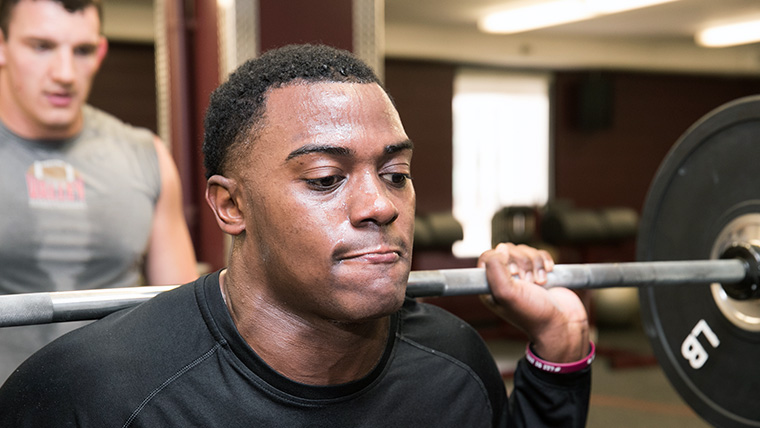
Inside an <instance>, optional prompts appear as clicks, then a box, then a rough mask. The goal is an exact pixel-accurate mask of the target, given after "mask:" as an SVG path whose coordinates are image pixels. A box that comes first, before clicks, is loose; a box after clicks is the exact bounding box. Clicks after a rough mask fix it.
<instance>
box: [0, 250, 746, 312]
mask: <svg viewBox="0 0 760 428" xmlns="http://www.w3.org/2000/svg"><path fill="white" fill-rule="evenodd" d="M748 268H749V264H748V263H747V262H746V261H745V260H743V259H742V258H735V259H725V260H720V259H718V260H702V261H656V262H629V263H589V264H558V265H556V266H554V269H553V271H552V272H549V274H548V275H547V283H546V285H545V287H548V288H549V287H566V288H570V289H594V288H607V287H640V286H646V285H657V286H666V285H683V284H712V283H721V284H738V283H741V282H742V281H744V280H745V278H746V277H747V276H748ZM175 287H177V286H176V285H168V286H143V287H127V288H113V289H108V288H106V289H96V290H77V291H59V292H50V293H22V294H10V295H3V296H0V327H11V326H20V325H32V324H46V323H54V322H65V321H84V320H93V319H98V318H102V317H104V316H106V315H108V314H110V313H112V312H116V311H118V310H121V309H125V308H129V307H132V306H135V305H138V304H140V303H142V302H144V301H146V300H149V299H151V298H152V297H154V296H156V295H157V294H159V293H162V292H166V291H169V290H171V289H173V288H175ZM489 292H490V289H489V285H488V281H487V280H486V273H485V269H483V268H470V269H440V270H421V271H412V272H410V274H409V280H408V282H407V295H409V296H410V297H436V296H441V297H442V296H461V295H476V294H487V293H489Z"/></svg>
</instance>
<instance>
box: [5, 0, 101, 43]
mask: <svg viewBox="0 0 760 428" xmlns="http://www.w3.org/2000/svg"><path fill="white" fill-rule="evenodd" d="M69 18H71V19H74V20H77V21H81V22H78V28H80V29H82V30H84V29H86V27H87V26H88V24H89V25H93V26H94V27H95V30H96V31H95V32H94V36H93V37H95V36H100V26H101V22H100V16H99V13H98V9H97V7H96V6H95V5H88V6H86V7H84V8H82V9H79V10H75V11H69V10H67V9H66V8H65V7H64V6H63V4H62V3H60V2H57V1H53V0H21V1H20V2H19V3H18V4H16V6H15V7H14V8H13V9H12V10H11V15H10V22H9V25H8V29H9V32H11V31H10V30H11V29H14V28H16V29H17V30H21V27H20V25H22V24H23V25H24V26H23V31H24V34H23V36H35V37H45V38H53V39H54V38H59V37H64V36H65V35H63V34H60V25H61V21H62V20H63V19H66V20H68V19H69Z"/></svg>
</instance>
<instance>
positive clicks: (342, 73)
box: [203, 44, 382, 178]
mask: <svg viewBox="0 0 760 428" xmlns="http://www.w3.org/2000/svg"><path fill="white" fill-rule="evenodd" d="M304 82H306V83H313V82H338V83H343V82H344V83H377V84H378V85H380V86H381V87H382V84H381V83H380V81H379V79H378V78H377V76H376V75H375V73H374V72H373V71H372V69H371V68H370V67H369V66H367V65H366V64H365V63H364V62H362V61H361V60H359V59H358V58H356V57H355V56H354V55H353V54H351V53H350V52H348V51H345V50H341V49H336V48H333V47H329V46H324V45H308V44H307V45H288V46H284V47H281V48H278V49H274V50H271V51H268V52H266V53H264V54H263V55H261V56H260V57H258V58H255V59H251V60H249V61H247V62H246V63H245V64H243V65H241V66H240V67H239V68H238V69H237V70H235V71H234V72H233V73H232V74H230V76H229V79H228V80H227V81H226V82H225V83H223V84H222V85H220V86H219V87H218V88H217V89H216V90H215V91H214V92H213V93H212V94H211V100H210V102H209V106H208V109H207V110H206V118H205V122H204V126H205V136H204V141H203V155H204V166H205V168H206V178H209V177H211V176H212V175H216V174H224V173H225V168H226V167H228V166H229V165H228V163H229V162H228V160H229V159H230V155H231V151H232V150H231V148H232V147H233V146H237V145H238V144H242V143H246V142H252V141H253V140H255V138H256V133H257V130H258V129H259V126H261V125H262V124H263V121H264V118H265V113H266V100H267V95H268V91H269V90H271V89H276V88H281V87H283V86H287V85H289V84H296V83H304Z"/></svg>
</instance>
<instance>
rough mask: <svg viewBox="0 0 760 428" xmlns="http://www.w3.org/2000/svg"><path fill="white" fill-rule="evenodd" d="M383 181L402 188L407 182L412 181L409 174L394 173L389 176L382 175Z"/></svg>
mask: <svg viewBox="0 0 760 428" xmlns="http://www.w3.org/2000/svg"><path fill="white" fill-rule="evenodd" d="M383 179H385V180H387V181H388V182H389V183H391V184H392V185H394V186H396V187H403V186H404V185H405V184H406V182H407V181H408V180H411V179H412V176H411V175H409V174H403V173H400V172H394V173H390V174H383Z"/></svg>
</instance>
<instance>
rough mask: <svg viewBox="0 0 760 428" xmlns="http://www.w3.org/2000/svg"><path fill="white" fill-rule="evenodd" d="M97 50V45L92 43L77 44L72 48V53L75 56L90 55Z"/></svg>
mask: <svg viewBox="0 0 760 428" xmlns="http://www.w3.org/2000/svg"><path fill="white" fill-rule="evenodd" d="M95 51H97V47H96V46H94V45H84V46H77V47H76V48H74V54H75V55H77V56H90V55H93V54H94V53H95Z"/></svg>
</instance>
